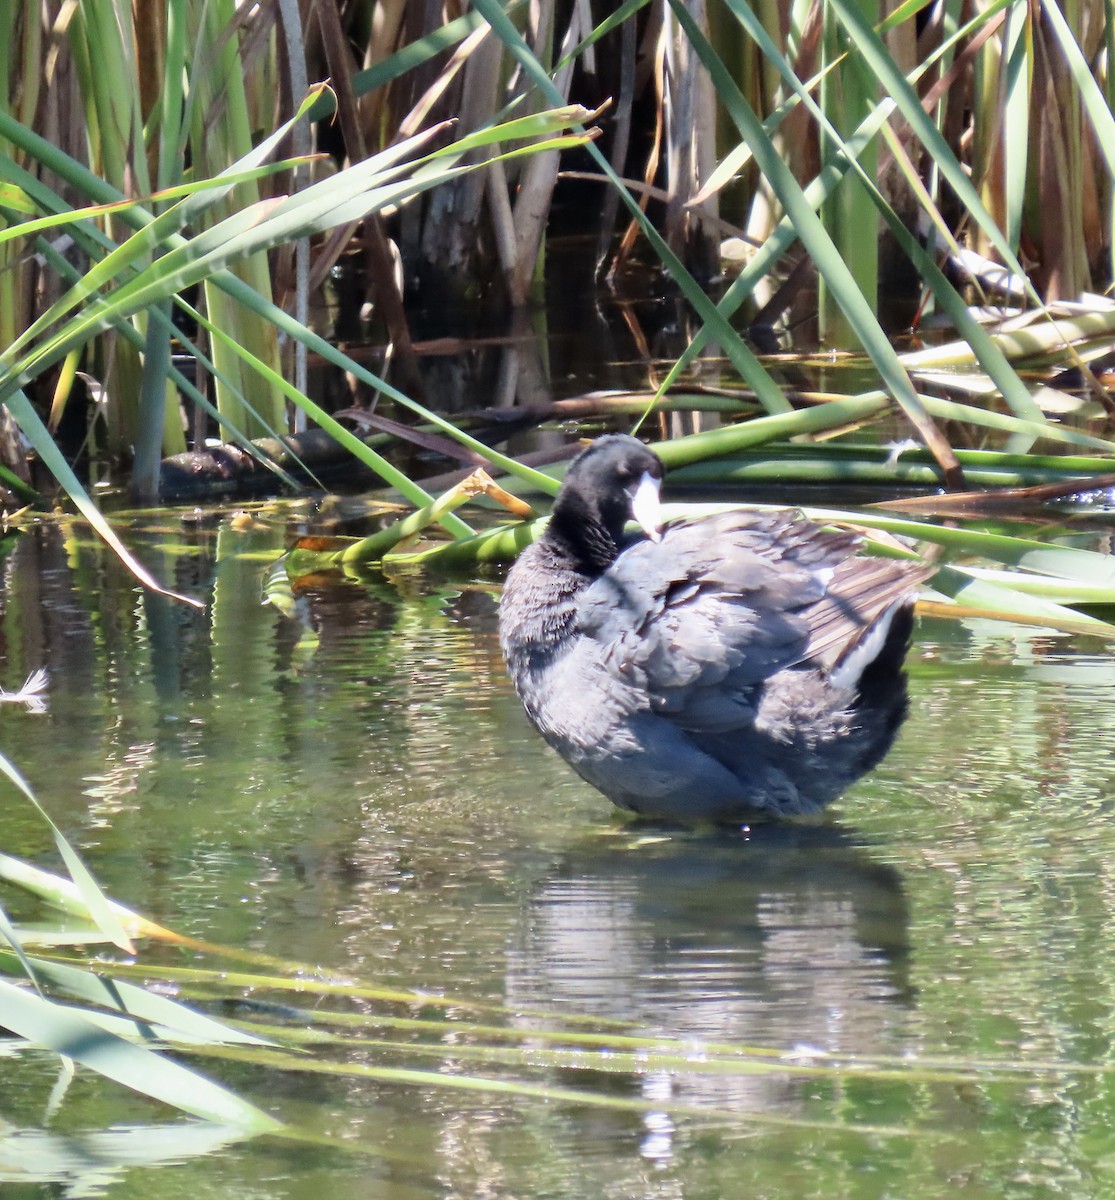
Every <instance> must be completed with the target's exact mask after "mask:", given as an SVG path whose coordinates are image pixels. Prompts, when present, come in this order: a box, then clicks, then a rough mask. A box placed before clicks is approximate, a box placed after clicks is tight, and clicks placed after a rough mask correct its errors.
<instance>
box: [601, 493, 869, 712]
mask: <svg viewBox="0 0 1115 1200" xmlns="http://www.w3.org/2000/svg"><path fill="white" fill-rule="evenodd" d="M852 545H854V538H852V537H851V536H850V535H847V534H844V533H833V532H829V531H823V530H820V529H818V528H817V527H816V526H814V525H812V524H810V523H808V522H806V521H804V520H802V519H801V518H799V517H797V516H795V515H794V514H792V513H786V512H770V513H761V514H755V513H726V514H721V515H718V516H715V517H710V518H706V519H704V520H701V521H696V522H692V523H681V524H678V525H673V526H671V527H669V528H668V529H667V530H666V532H665V534H664V536H663V538H662V540H661V541H660V542H657V543H654V542H640V543H637V544H636V545H634V546H632V547H630V548H629V549H628V550H626V551H625V552H624V553H623V554H621V555H620V556H619V558H618V559H616V561H615V563H614V564H613V565H612V567H611V568H609V569H608V570H607V571H606V572H605V573H604V574H603V575H602V576H601V577H600V578H599V579H597V580H596V581H595V582H594V583H593V584H592V585H591V586H590V587H589V588H587V589H586V590H585V592H584V593H583V595H582V596H581V598H580V601H579V605H578V628H579V630H580V631H581V632H582V633H583V634H585V635H586V636H588V637H590V638H591V639H592V640H593V641H594V642H595V644H596V645H597V647H598V657H599V659H600V661H601V662H602V663H603V665H604V667H605V669H606V670H607V671H609V672H610V673H611V674H612V675H613V676H614V677H615V678H616V679H618V680H619V681H621V682H623V683H626V684H629V685H630V686H632V687H634V688H636V689H638V690H640V691H645V692H646V694H647V702H648V704H649V707H650V708H651V709H652V710H653V711H656V712H659V713H662V714H669V715H670V716H671V717H672V718H673V719H674V720H675V721H677V723H678V724H680V725H682V726H684V727H685V728H689V729H704V730H708V731H713V730H726V729H731V728H736V727H740V726H743V725H746V724H749V723H750V722H751V720H752V719H753V718H754V704H755V700H756V697H757V694H758V690H759V687H760V685H761V684H762V682H763V681H764V680H766V679H767V678H769V677H770V676H771V675H773V674H774V673H775V672H777V671H780V670H782V669H784V668H786V667H790V666H793V665H795V664H797V663H800V662H802V661H804V660H805V659H806V658H807V657H808V655H809V648H810V642H811V639H812V637H813V631H812V628H811V622H810V620H809V613H810V610H811V609H812V608H813V607H814V606H816V605H817V604H818V603H819V602H821V601H822V600H824V598H825V596H826V594H827V591H828V587H829V584H830V581H831V579H832V577H833V575H834V573H835V570H836V567H837V566H838V564H839V563H840V562H841V561H842V560H843V559H844V558H845V556H846V555H847V554H848V552H849V550H850V548H851V546H852Z"/></svg>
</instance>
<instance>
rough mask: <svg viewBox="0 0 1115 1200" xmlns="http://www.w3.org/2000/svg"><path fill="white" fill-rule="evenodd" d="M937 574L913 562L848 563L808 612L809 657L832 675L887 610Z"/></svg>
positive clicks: (863, 560) (857, 560) (853, 560)
mask: <svg viewBox="0 0 1115 1200" xmlns="http://www.w3.org/2000/svg"><path fill="white" fill-rule="evenodd" d="M932 573H933V567H931V566H927V565H925V564H920V563H916V562H910V561H908V560H896V559H893V558H849V559H846V560H845V561H844V562H842V563H841V564H840V565H839V566H838V567H837V569H836V571H835V572H834V573H833V576H832V579H831V581H830V582H829V586H828V588H827V591H826V594H825V596H824V598H823V599H822V600H820V601H819V602H818V603H817V604H815V605H814V606H813V607H812V608H811V609H810V611H809V627H810V639H809V651H808V657H809V658H811V659H813V660H814V661H816V662H817V663H819V664H820V665H821V666H823V667H825V668H827V669H830V670H831V669H832V668H833V667H834V666H835V665H836V664H837V663H838V662H839V661H840V660H841V659H843V658H844V657H845V656H846V655H847V654H848V652H849V651H850V650H852V649H854V648H855V647H856V646H857V645H858V644H859V642H860V640H861V639H862V638H863V637H864V635H865V634H867V633H868V631H869V630H870V629H871V627H872V625H873V624H874V623H875V622H876V621H877V620H878V619H879V618H880V617H881V616H882V615H883V613H885V612H886V611H887V609H889V608H892V607H893V606H894V605H896V604H899V603H900V602H902V601H903V600H906V599H907V598H908V597H910V596H911V595H912V593H913V591H914V589H915V588H916V587H917V585H918V584H919V583H920V582H921V581H922V580H923V579H926V578H928V577H929V576H930V575H931V574H932Z"/></svg>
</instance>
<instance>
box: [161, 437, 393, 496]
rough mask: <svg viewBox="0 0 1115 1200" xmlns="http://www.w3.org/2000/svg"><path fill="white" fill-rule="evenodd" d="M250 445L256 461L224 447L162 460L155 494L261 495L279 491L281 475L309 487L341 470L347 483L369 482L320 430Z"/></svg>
mask: <svg viewBox="0 0 1115 1200" xmlns="http://www.w3.org/2000/svg"><path fill="white" fill-rule="evenodd" d="M252 444H253V446H254V447H255V448H256V450H257V451H258V454H259V457H256V456H253V455H252V454H250V453H249V452H248V451H246V450H244V449H242V448H241V447H239V446H235V445H232V444H231V443H225V444H223V445H220V446H213V447H210V448H209V449H206V450H188V451H186V453H185V454H175V455H172V456H171V457H170V458H164V459H163V461H162V465H161V467H160V469H159V495H160V496H161V498H162V499H164V500H193V499H203V498H205V499H208V498H211V497H213V496H231V495H236V496H254V495H260V494H262V493H265V492H270V491H275V490H277V489H279V488H281V487H282V485H283V477H284V474H285V475H286V476H289V477H291V478H293V479H294V480H296V481H297V482H299V483H309V484H312V483H313V482H314V480H315V478H316V479H317V480H319V481H320V480H321V479H322V477H323V476H325V477H329V476H335V475H336V474H337V473H338V472H340V471H343V472H344V474H345V476H346V478H348V477H355V478H358V479H363V478H364V477H365V476H367V477H368V478H372V477H373V476H372V473H371V472H370V471H369V470H368V469H367V467H365V466H364V465H363V464H362V463H360V462H358V461H357V460H356V459H355V458H353V456H352V454H351V453H350V452H349V451H348V450H346V449H345V448H344V447H343V446H342V445H341V444H340V442H338V441H337V440H336V439H335V438H334V437H333V436H332V435H331V434H329V433H326V432H325V430H323V429H308V430H306V431H305V432H304V433H299V434H295V435H293V436H291V437H285V438H260V439H258V440H257V441H255V442H253V443H252ZM311 473H312V474H311Z"/></svg>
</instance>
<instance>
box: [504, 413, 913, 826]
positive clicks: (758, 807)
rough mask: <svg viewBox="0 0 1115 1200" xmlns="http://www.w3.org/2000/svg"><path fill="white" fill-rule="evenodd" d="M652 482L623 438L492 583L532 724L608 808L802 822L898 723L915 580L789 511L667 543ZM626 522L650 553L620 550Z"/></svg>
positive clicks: (636, 547)
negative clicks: (500, 586) (639, 527)
mask: <svg viewBox="0 0 1115 1200" xmlns="http://www.w3.org/2000/svg"><path fill="white" fill-rule="evenodd" d="M661 477H662V465H661V462H660V461H659V459H658V458H657V456H656V455H654V454H653V453H652V452H651V451H650V450H649V449H647V448H646V447H645V446H643V445H642V443H640V442H638V441H636V440H635V439H634V438H630V437H626V436H624V435H612V436H608V437H603V438H599V439H598V440H597V441H595V442H594V443H593V444H592V445H591V446H590V447H589V448H588V449H587V450H585V451H584V452H582V453H581V454H580V455H579V456H578V457H577V458H576V459H575V460H574V462H573V463H572V464H571V465H570V468H569V471H568V473H567V475H566V480H565V483H564V484H563V487H562V490H561V492H560V494H559V496H558V499H557V501H556V502H555V505H554V512H553V516H552V517H551V520H550V523H549V525H548V527H547V529H546V531H545V532H544V533H543V535H542V536H541V538H540V539H539V540H538V541H537V542H536V543H535V544H534V545H533V546H530V547H528V548H527V549H526V550H525V551H524V552H523V553H522V555H521V556H520V557H519V560H518V561H517V562H516V564H515V566H514V567H513V568H512V570H511V572H510V573H509V575H508V578H507V584H506V588H505V590H504V594H503V599H502V602H501V604H500V642H501V645H502V647H503V652H504V656H505V658H506V661H507V666H508V670H509V672H510V675H511V678H512V680H513V682H514V684H515V688H516V690H517V692H518V694H519V697H520V698H521V700H522V702H523V705H524V707H525V708H526V711H527V713H528V715H529V716H530V719H531V721H532V722H533V723H534V725H535V726H536V728H537V729H538V731H539V732H540V733H541V734H542V736H543V737H544V738H545V739H546V740H547V741H548V742H549V743H550V745H551V746H553V747H554V749H555V750H557V751H558V753H559V754H561V756H562V757H563V758H565V759H566V761H567V762H568V763H569V764H570V766H572V767H573V769H574V770H575V771H576V772H577V773H578V774H579V775H580V776H582V778H584V779H586V780H587V781H588V782H589V783H591V784H593V785H594V786H595V787H597V788H598V789H599V790H600V791H601V792H603V793H604V795H606V796H608V797H609V799H611V800H612V801H614V803H616V804H617V805H619V806H621V807H622V808H626V809H630V810H632V811H633V812H636V813H639V814H642V815H644V816H648V817H656V818H665V819H669V820H681V821H714V822H738V821H748V820H755V819H762V818H764V817H766V818H770V817H784V816H791V815H796V814H802V813H811V812H815V811H817V810H818V809H820V808H821V807H823V806H824V805H825V804H827V803H828V802H829V801H830V800H832V799H834V798H835V797H836V796H837V795H839V794H840V793H841V792H842V791H843V790H844V789H845V788H847V787H848V785H849V784H851V783H852V782H853V781H854V780H855V779H857V778H858V777H859V776H861V775H862V774H863V773H864V772H865V771H868V770H870V769H871V768H872V767H873V766H875V764H876V763H877V762H878V761H879V760H880V759H881V758H882V757H883V755H884V754H885V753H886V751H887V750H888V749H889V747H890V745H891V743H892V742H893V740H894V736H895V733H896V732H897V730H898V727H899V725H900V724H901V723H902V720H903V718H904V716H905V713H906V682H905V675H904V673H903V671H902V660H903V657H904V655H905V652H906V648H907V644H908V641H909V636H910V629H911V624H912V612H913V592H914V589H915V588H916V586H917V584H918V583H919V582H920V580H922V579H923V578H925V576H926V575H927V574H928V573H929V572H928V570H927V568H925V567H924V566H922V565H921V564H918V563H909V562H903V561H897V560H890V559H880V558H870V557H860V556H858V555H857V554H856V553H855V550H856V545H857V539H856V538H855V536H854V535H851V534H848V533H845V532H841V531H833V530H824V529H821V528H819V527H818V526H816V525H814V524H812V523H811V522H809V521H807V520H805V519H804V518H803V517H802V516H800V514H797V513H795V512H790V511H766V512H730V513H724V514H721V515H717V516H712V517H707V518H704V519H701V520H696V521H682V522H678V523H675V524H672V525H670V526H668V527H667V528H666V529H665V531H664V532H663V533H662V534H661V535H659V534H658V531H657V525H656V519H655V517H654V516H653V513H652V510H653V507H654V505H655V503H656V501H657V489H658V484H659V482H660V480H661ZM632 515H635V516H637V517H638V518H639V519H640V522H641V523H642V524H643V525H644V528H645V529H646V530H647V532H648V534H649V535H650V536H649V538H648V539H646V540H639V541H636V542H634V543H632V544H629V545H624V543H623V527H624V524H625V523H626V521H627V520H628V519H629V518H630V517H631V516H632Z"/></svg>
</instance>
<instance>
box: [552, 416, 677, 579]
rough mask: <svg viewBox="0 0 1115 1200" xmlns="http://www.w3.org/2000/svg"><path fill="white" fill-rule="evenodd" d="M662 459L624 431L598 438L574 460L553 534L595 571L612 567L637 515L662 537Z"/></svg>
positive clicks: (650, 531)
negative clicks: (624, 532) (630, 522)
mask: <svg viewBox="0 0 1115 1200" xmlns="http://www.w3.org/2000/svg"><path fill="white" fill-rule="evenodd" d="M662 475H663V470H662V461H661V459H660V458H659V457H658V455H657V454H655V453H654V452H653V451H652V450H650V449H649V448H648V447H646V446H644V445H643V443H642V442H640V441H638V440H637V439H636V438H633V437H628V436H627V435H626V434H623V433H613V434H608V435H607V436H605V437H601V438H597V439H596V441H594V442H593V443H592V445H591V446H589V447H588V448H587V449H586V450H582V451H581V453H580V454H578V455H577V457H576V458H575V459H574V460H573V461H572V462H571V463H570V464H569V470H568V471H567V472H566V474H565V481H564V483H563V484H562V485H561V491H560V492H559V493H558V497H557V500H556V501H555V502H554V512H553V517H552V518H551V520H550V532H549V536H550V538H551V540H553V541H555V542H557V543H558V544H559V545H560V546H561V548H562V550H563V551H564V552H566V553H568V554H570V555H571V556H572V557H573V558H574V559H575V560H576V561H577V564H578V566H579V567H580V568H581V569H583V570H586V571H588V572H590V573H599V572H601V571H604V570H606V569H607V568H608V567H609V566H610V565H611V564H612V562H613V561H614V560H615V557H616V555H617V554H618V553H619V546H620V544H621V543H622V541H623V528H624V526H625V525H626V524H627V522H628V521H630V520H631V519H632V518H634V519H635V520H637V521H638V522H639V524H640V525H641V526H642V527H643V529H644V530H645V531H646V532H647V534H648V535H649V536H650V537H652V538H655V539H657V538H658V536H659V533H658V489H659V487H660V486H661V483H662Z"/></svg>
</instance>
